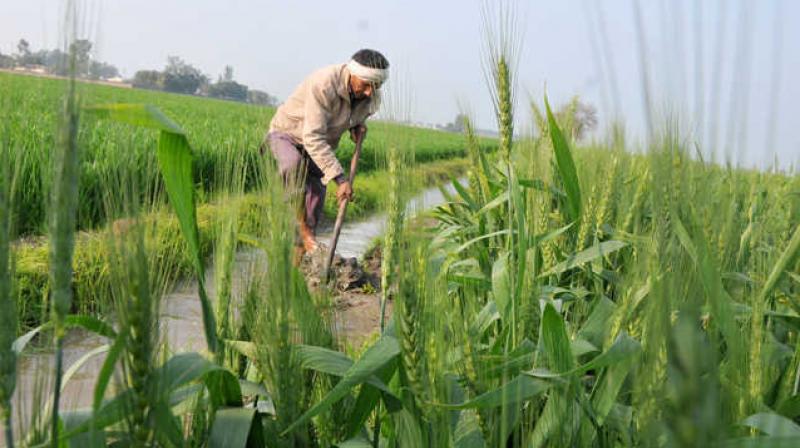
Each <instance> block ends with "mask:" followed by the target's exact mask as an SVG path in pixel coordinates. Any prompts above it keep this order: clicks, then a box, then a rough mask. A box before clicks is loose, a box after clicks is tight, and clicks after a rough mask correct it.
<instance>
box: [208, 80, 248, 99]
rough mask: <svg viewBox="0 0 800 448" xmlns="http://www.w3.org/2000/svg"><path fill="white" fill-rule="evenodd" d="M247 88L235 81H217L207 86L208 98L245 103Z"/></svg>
mask: <svg viewBox="0 0 800 448" xmlns="http://www.w3.org/2000/svg"><path fill="white" fill-rule="evenodd" d="M247 90H248V89H247V86H246V85H243V84H239V83H238V82H236V81H219V82H216V83H214V84H211V85H210V86H208V96H210V97H212V98H220V99H225V100H233V101H247Z"/></svg>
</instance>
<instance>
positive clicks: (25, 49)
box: [17, 39, 31, 58]
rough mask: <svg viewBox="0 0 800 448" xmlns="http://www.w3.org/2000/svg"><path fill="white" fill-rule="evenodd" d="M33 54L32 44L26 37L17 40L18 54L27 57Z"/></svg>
mask: <svg viewBox="0 0 800 448" xmlns="http://www.w3.org/2000/svg"><path fill="white" fill-rule="evenodd" d="M30 54H31V44H30V43H28V41H27V40H25V39H20V40H19V42H17V56H19V57H21V58H25V57H27V56H29V55H30Z"/></svg>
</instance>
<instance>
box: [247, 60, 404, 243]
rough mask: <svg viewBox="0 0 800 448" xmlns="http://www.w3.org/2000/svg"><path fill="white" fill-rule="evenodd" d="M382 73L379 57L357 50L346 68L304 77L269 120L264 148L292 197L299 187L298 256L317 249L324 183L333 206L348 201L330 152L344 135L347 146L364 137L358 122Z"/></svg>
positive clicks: (349, 190)
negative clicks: (333, 194) (331, 188)
mask: <svg viewBox="0 0 800 448" xmlns="http://www.w3.org/2000/svg"><path fill="white" fill-rule="evenodd" d="M388 68H389V61H387V60H386V58H385V57H384V56H383V55H382V54H380V53H379V52H377V51H375V50H367V49H364V50H359V51H358V52H356V54H354V55H353V57H352V59H351V60H350V61H348V62H347V63H344V64H336V65H331V66H328V67H325V68H322V69H319V70H317V71H315V72H314V73H312V74H311V75H310V76H308V77H307V78H306V79H305V80H303V82H302V83H301V84H300V85H299V86H298V87H297V88H296V89H295V91H294V92H293V93H292V94H291V96H289V98H288V99H287V100H286V102H285V103H283V104H282V105H281V106H280V107H278V110H277V111H276V112H275V116H274V117H273V118H272V122H271V123H270V126H269V133H268V134H267V138H266V140H267V141H266V142H265V143H268V144H269V148H270V152H272V155H273V157H275V160H276V161H277V163H278V170H279V172H280V174H281V177H282V178H283V181H284V185H286V186H287V187H288V188H289V191H293V192H296V193H300V188H299V187H300V186H301V185H302V186H304V190H303V192H304V200H302V201H300V202H301V206H300V210H299V213H298V222H299V234H300V247H299V248H298V250H299V251H300V252H301V253H302V252H313V251H314V250H316V249H317V248H318V244H317V241H316V228H317V224H318V223H319V219H320V216H321V214H322V206H323V204H324V201H325V191H326V186H327V185H328V183H329V182H331V181H333V182H334V183H335V184H336V199H337V200H338V202H339V203H341V202H342V201H344V200H350V199H352V197H353V187H352V186H351V185H350V182H349V181H348V178H347V177H345V174H344V170H343V169H342V164H341V163H339V160H338V159H337V158H336V155H335V154H334V151H335V150H336V147H337V146H338V145H339V139H340V138H341V136H342V134H343V133H344V132H345V131H347V130H349V131H350V138H351V139H352V140H353V141H356V139H357V138H358V137H361V138H362V139H363V138H364V137H366V134H367V126H366V125H365V124H364V122H365V121H366V119H367V117H369V116H370V115H372V114H374V113H375V112H377V111H378V108H379V107H380V103H381V96H380V88H381V85H382V84H383V83H384V81H386V78H387V76H388ZM263 150H264V146H263V145H262V153H263ZM295 187H296V189H295Z"/></svg>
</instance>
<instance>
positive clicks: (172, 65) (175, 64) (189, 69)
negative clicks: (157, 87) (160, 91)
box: [164, 56, 208, 94]
mask: <svg viewBox="0 0 800 448" xmlns="http://www.w3.org/2000/svg"><path fill="white" fill-rule="evenodd" d="M207 80H208V77H206V75H204V74H203V73H202V72H201V71H200V70H198V69H197V68H195V67H193V66H192V65H190V64H187V63H186V62H184V61H183V59H181V58H179V57H177V56H170V57H168V58H167V67H166V68H165V69H164V90H166V91H168V92H176V93H187V94H195V93H197V91H198V89H199V88H200V86H201V85H202V84H203V83H204V82H206V81H207Z"/></svg>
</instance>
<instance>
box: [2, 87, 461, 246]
mask: <svg viewBox="0 0 800 448" xmlns="http://www.w3.org/2000/svg"><path fill="white" fill-rule="evenodd" d="M0 89H2V91H0V102H2V105H3V107H2V108H0V114H1V115H0V126H1V127H0V130H2V132H3V138H4V139H5V140H6V141H5V144H7V145H8V146H9V147H10V148H12V150H13V151H14V153H16V157H18V162H17V163H19V168H18V170H19V174H18V177H17V186H16V188H15V197H14V198H13V201H12V202H13V204H14V207H15V219H16V222H15V227H16V230H17V232H18V234H20V235H37V234H41V233H44V230H45V227H46V216H47V204H48V201H47V199H46V198H47V191H48V188H49V185H48V177H49V176H48V175H47V173H48V172H49V171H48V170H49V166H50V164H51V162H52V154H53V147H54V145H55V141H56V140H55V139H56V136H57V132H56V129H57V125H58V117H59V110H61V102H62V97H63V93H64V89H65V83H64V82H63V81H60V80H55V79H45V78H35V77H28V76H19V75H11V74H7V73H0ZM78 93H79V98H80V101H81V102H82V104H83V105H84V106H91V105H95V104H108V103H142V104H150V105H153V106H156V107H158V108H159V109H160V110H161V111H162V112H164V113H165V114H166V115H167V116H168V117H170V118H172V119H173V120H174V121H175V122H177V123H178V124H179V125H180V126H181V127H182V128H183V129H184V130H185V131H186V133H187V135H188V137H189V142H190V144H191V145H192V149H193V150H194V181H195V184H196V185H197V186H198V188H199V191H200V192H201V193H202V194H203V195H205V194H212V195H213V193H214V191H215V190H225V189H226V188H227V186H226V185H225V183H226V181H227V179H228V178H229V177H230V173H229V172H226V169H227V170H228V171H230V169H229V168H230V166H234V165H235V166H237V167H243V168H242V169H245V170H246V171H247V173H246V177H245V179H244V183H245V186H244V188H245V190H246V191H249V190H251V189H252V188H253V187H254V183H255V181H256V178H258V177H259V174H258V173H257V172H256V171H257V170H258V169H259V165H260V164H261V162H260V161H259V160H258V159H259V158H260V156H259V151H258V148H259V145H260V144H261V142H262V140H263V138H264V135H265V133H266V130H267V128H268V125H269V121H270V119H271V118H272V114H273V113H274V109H271V108H265V107H257V106H252V105H247V104H241V103H236V102H229V101H219V100H213V99H207V98H199V97H191V96H185V95H176V94H169V93H162V92H151V91H145V90H134V89H124V88H114V87H108V86H101V85H93V84H79V86H78ZM157 137H158V135H157V133H155V132H153V131H149V130H144V129H136V128H133V127H130V126H126V125H118V124H113V123H108V122H97V120H93V119H92V118H91V117H89V116H85V117H84V118H83V120H82V122H81V125H80V132H79V137H78V138H79V145H80V148H81V160H80V165H81V177H80V197H81V201H80V209H79V211H78V228H79V229H91V228H95V227H97V226H98V225H101V224H103V223H105V221H106V216H105V215H106V210H105V206H104V204H103V198H102V193H101V191H102V185H103V184H104V183H107V182H109V181H110V180H111V179H115V178H118V177H119V176H120V175H121V173H123V172H129V171H136V172H138V173H139V176H140V177H139V181H140V182H141V183H142V185H144V187H143V190H145V191H146V192H149V193H150V194H151V197H150V198H147V197H142V198H141V201H142V202H143V203H148V202H152V196H154V195H157V194H156V193H155V192H157V191H158V190H159V189H160V188H161V185H160V181H159V177H158V173H157V169H156V166H155V165H156V161H155V151H154V148H155V145H156V139H157ZM391 145H397V146H399V147H400V149H401V150H404V151H408V152H412V153H413V154H414V157H413V159H414V161H415V163H426V162H431V161H435V160H440V159H449V158H453V157H463V155H464V154H465V153H464V144H463V140H462V139H461V138H460V136H458V135H455V134H449V133H445V132H440V131H435V130H428V129H415V128H406V127H403V126H398V125H394V124H387V123H380V122H375V123H371V124H370V133H369V137H368V139H367V140H366V142H365V145H364V153H363V155H362V158H361V160H360V162H359V172H362V173H368V172H371V171H376V170H380V169H381V167H382V166H384V165H385V156H384V154H383V153H384V152H385V150H386V148H388V147H389V146H391ZM352 153H353V144H352V142H351V141H350V139H349V138H348V137H346V136H345V137H343V138H342V144H341V146H340V149H339V150H338V151H337V155H338V156H339V158H340V160H341V161H342V164H343V165H346V166H349V161H350V158H351V156H352ZM226 167H228V168H226ZM143 194H146V193H143ZM148 199H149V201H148ZM365 199H369V198H365ZM148 205H152V204H148Z"/></svg>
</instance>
